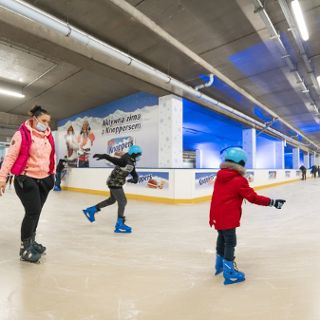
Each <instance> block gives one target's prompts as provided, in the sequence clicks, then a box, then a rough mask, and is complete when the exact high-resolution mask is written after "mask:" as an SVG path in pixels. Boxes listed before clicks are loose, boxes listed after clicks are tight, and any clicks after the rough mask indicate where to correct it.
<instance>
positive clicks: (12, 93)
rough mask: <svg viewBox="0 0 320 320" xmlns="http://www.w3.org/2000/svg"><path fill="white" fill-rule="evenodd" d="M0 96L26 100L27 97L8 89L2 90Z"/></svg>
mask: <svg viewBox="0 0 320 320" xmlns="http://www.w3.org/2000/svg"><path fill="white" fill-rule="evenodd" d="M0 94H3V95H6V96H10V97H15V98H24V97H25V95H24V94H21V93H19V92H16V91H12V90H7V89H1V88H0Z"/></svg>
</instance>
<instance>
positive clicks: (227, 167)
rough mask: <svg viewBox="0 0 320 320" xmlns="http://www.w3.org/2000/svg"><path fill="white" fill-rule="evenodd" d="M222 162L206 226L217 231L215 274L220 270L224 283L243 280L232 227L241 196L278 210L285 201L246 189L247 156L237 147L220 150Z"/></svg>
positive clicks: (236, 222)
mask: <svg viewBox="0 0 320 320" xmlns="http://www.w3.org/2000/svg"><path fill="white" fill-rule="evenodd" d="M223 158H224V162H223V163H222V164H221V165H220V168H221V170H219V172H218V174H217V178H216V181H215V185H214V191H213V195H212V199H211V208H210V221H209V224H210V226H211V227H212V226H214V227H215V229H216V230H217V231H218V238H217V247H216V249H217V257H216V275H217V274H219V273H221V272H222V271H223V276H224V278H225V281H224V284H232V283H236V282H241V281H244V280H245V275H244V273H243V272H240V271H238V269H237V267H236V264H235V262H234V251H235V246H236V244H237V237H236V228H237V227H239V226H240V219H241V205H242V201H243V199H247V200H248V201H250V202H252V203H255V204H258V205H261V206H274V207H276V208H277V209H281V207H282V206H283V204H284V203H285V202H286V201H285V200H281V199H277V200H272V199H270V198H267V197H263V196H260V195H258V194H257V193H256V192H255V191H254V190H253V189H252V188H250V186H249V183H248V180H247V179H246V178H245V177H244V175H245V168H244V166H245V163H246V161H247V155H246V153H245V151H244V150H242V149H241V148H233V147H232V148H228V149H226V150H225V152H224V156H223Z"/></svg>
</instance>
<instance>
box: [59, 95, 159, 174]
mask: <svg viewBox="0 0 320 320" xmlns="http://www.w3.org/2000/svg"><path fill="white" fill-rule="evenodd" d="M57 139H58V143H57V155H58V157H59V158H63V157H64V156H66V157H67V160H68V162H69V165H70V166H71V167H80V168H88V167H106V166H113V165H112V164H110V163H108V162H106V161H105V160H100V161H98V160H96V159H95V158H93V155H94V154H95V153H106V154H109V155H111V156H116V157H121V155H123V154H124V153H126V152H127V151H128V149H129V148H130V146H132V145H133V144H137V145H139V146H141V147H142V150H143V154H142V157H141V160H140V162H139V163H138V165H139V166H144V167H148V166H149V167H156V166H157V165H158V144H159V143H158V141H159V138H158V98H157V97H155V96H152V95H149V94H146V93H137V94H134V95H131V96H128V97H126V98H123V99H119V100H117V101H114V102H112V103H109V104H106V105H103V106H99V107H96V108H94V109H90V110H88V111H86V112H82V113H80V114H78V115H75V116H73V117H70V118H67V119H64V120H62V121H59V122H58V133H57Z"/></svg>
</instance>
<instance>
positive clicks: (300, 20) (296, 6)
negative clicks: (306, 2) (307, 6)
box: [291, 0, 309, 41]
mask: <svg viewBox="0 0 320 320" xmlns="http://www.w3.org/2000/svg"><path fill="white" fill-rule="evenodd" d="M291 8H292V11H293V14H294V17H295V19H296V22H297V25H298V28H299V31H300V34H301V37H302V39H303V40H304V41H307V40H309V32H308V28H307V25H306V21H305V20H304V17H303V13H302V10H301V6H300V3H299V1H298V0H293V1H292V2H291Z"/></svg>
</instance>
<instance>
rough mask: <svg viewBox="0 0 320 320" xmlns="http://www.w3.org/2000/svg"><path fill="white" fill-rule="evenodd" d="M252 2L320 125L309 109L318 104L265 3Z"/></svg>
mask: <svg viewBox="0 0 320 320" xmlns="http://www.w3.org/2000/svg"><path fill="white" fill-rule="evenodd" d="M252 1H253V3H254V4H255V5H256V6H257V8H256V10H255V12H256V13H259V15H260V17H261V19H262V20H263V22H264V23H265V25H266V27H267V29H268V30H269V32H270V35H271V37H272V39H273V40H274V41H276V44H277V45H278V48H279V50H280V52H281V55H282V58H283V59H284V60H285V61H286V64H287V66H288V68H289V70H290V72H291V73H292V74H293V75H294V77H295V78H296V83H293V85H295V84H299V85H301V89H300V92H298V94H299V96H300V98H301V99H302V101H304V104H305V106H306V108H307V109H308V111H310V112H311V113H312V115H313V118H314V120H315V122H316V123H318V124H319V123H320V119H319V118H318V117H317V115H316V114H315V112H314V109H313V108H311V109H310V108H309V105H310V104H316V101H315V99H314V98H313V96H312V95H311V92H310V89H309V87H308V85H307V84H306V83H305V81H304V79H303V77H302V76H301V75H300V73H299V71H298V70H297V67H296V65H295V64H294V62H293V61H292V59H291V57H290V54H289V52H288V51H287V49H286V47H285V45H284V44H283V42H282V40H281V37H280V35H279V34H278V32H277V30H276V28H275V26H274V25H273V23H272V21H271V19H270V17H269V15H268V13H267V11H266V10H265V8H264V5H263V3H262V2H261V0H252ZM278 1H279V3H280V2H282V0H278ZM284 2H285V1H284ZM289 25H290V24H289ZM301 45H302V44H301ZM310 67H311V66H310ZM307 69H308V68H307ZM308 70H309V69H308ZM288 80H289V81H290V79H288ZM305 94H307V96H308V99H309V100H310V101H311V102H308V101H306V99H305Z"/></svg>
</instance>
